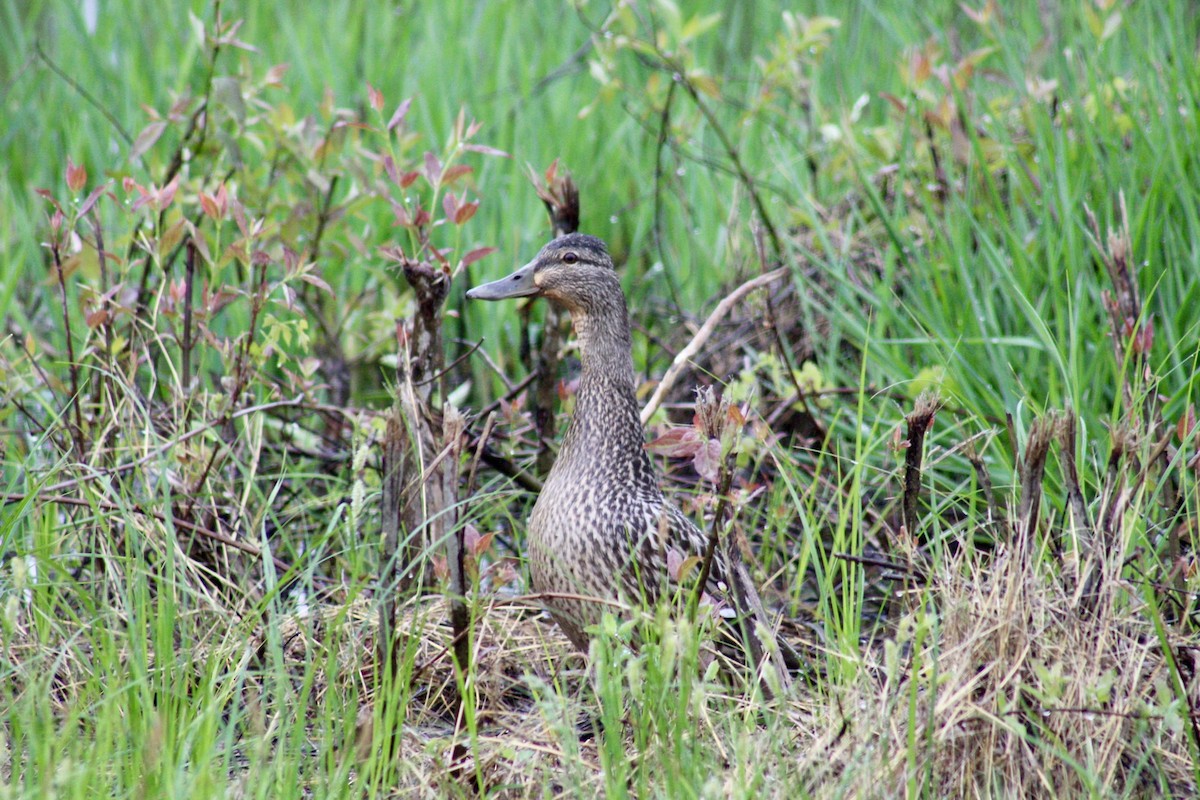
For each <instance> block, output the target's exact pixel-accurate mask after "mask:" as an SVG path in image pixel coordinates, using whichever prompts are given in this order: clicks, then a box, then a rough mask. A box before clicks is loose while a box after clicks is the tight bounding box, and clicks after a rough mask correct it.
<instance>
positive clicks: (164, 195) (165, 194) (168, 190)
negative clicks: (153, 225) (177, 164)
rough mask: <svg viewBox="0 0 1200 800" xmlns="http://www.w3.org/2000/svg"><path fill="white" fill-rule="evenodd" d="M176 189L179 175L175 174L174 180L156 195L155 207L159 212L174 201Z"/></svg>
mask: <svg viewBox="0 0 1200 800" xmlns="http://www.w3.org/2000/svg"><path fill="white" fill-rule="evenodd" d="M178 188H179V175H178V173H177V174H176V175H175V177H174V178H171V182H170V183H168V184H167V185H166V186H164V187H163V188H162V190H161V191H159V193H158V202H157V203H155V205H156V206H157V207H158V210H159V211H162V210H164V209H166V208H167V207H168V206H170V205H171V201H172V200H174V199H175V191H176V190H177V189H178Z"/></svg>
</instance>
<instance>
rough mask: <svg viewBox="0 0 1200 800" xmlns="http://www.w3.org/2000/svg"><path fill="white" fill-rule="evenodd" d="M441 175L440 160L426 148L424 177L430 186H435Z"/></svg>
mask: <svg viewBox="0 0 1200 800" xmlns="http://www.w3.org/2000/svg"><path fill="white" fill-rule="evenodd" d="M441 177H442V162H441V161H439V160H438V157H437V155H435V154H434V153H432V152H430V151H428V150H426V151H425V179H426V180H428V181H429V185H430V186H437V183H438V180H440V179H441Z"/></svg>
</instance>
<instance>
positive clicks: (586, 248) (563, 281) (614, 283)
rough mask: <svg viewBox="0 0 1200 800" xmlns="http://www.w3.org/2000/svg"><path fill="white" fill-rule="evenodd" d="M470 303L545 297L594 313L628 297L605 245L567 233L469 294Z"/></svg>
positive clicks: (596, 240) (598, 240)
mask: <svg viewBox="0 0 1200 800" xmlns="http://www.w3.org/2000/svg"><path fill="white" fill-rule="evenodd" d="M467 297H468V298H470V299H471V300H504V299H507V298H510V297H545V298H546V299H547V300H550V301H551V302H553V303H555V304H556V305H560V306H563V307H565V308H567V309H570V310H571V311H572V312H576V311H583V312H585V313H586V312H594V311H596V310H599V308H602V307H604V306H611V305H612V304H613V302H614V301H616V302H617V303H619V305H620V306H621V308H624V303H625V296H624V294H623V293H622V292H621V283H620V281H619V280H618V279H617V273H616V271H615V270H614V268H613V262H612V258H611V257H610V256H609V255H608V248H607V247H605V246H604V242H603V240H601V239H598V238H596V237H595V236H588V235H587V234H585V233H568V234H567V235H566V236H560V237H558V238H557V239H554V240H553V241H551V242H550V243H549V244H547V245H546V246H545V247H543V248H542V249H541V251H540V252H538V254H537V255H536V256H534V258H533V261H530V262H529V263H528V264H526V265H525V266H523V267H521V268H520V269H519V270H517V271H516V272H514V273H513V274H511V275H509V276H508V277H507V278H501V279H500V280H498V281H492V282H491V283H485V284H483V285H482V286H476V287H475V288H474V289H471V290H470V291H468V292H467Z"/></svg>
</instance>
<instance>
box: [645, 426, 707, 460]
mask: <svg viewBox="0 0 1200 800" xmlns="http://www.w3.org/2000/svg"><path fill="white" fill-rule="evenodd" d="M703 444H704V442H703V440H701V438H700V434H699V433H697V432H696V429H695V428H672V429H671V430H669V431H667V432H666V433H664V434H663V435H662V436H659V437H658V438H657V439H654V440H653V441H651V442H649V443H648V444H647V445H646V449H647V450H650V451H651V452H654V453H662V454H663V455H664V456H668V457H671V458H687V457H692V456H695V455H696V454H697V453H698V452H699V451H700V448H701V446H702V445H703Z"/></svg>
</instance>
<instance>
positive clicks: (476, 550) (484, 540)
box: [471, 531, 496, 558]
mask: <svg viewBox="0 0 1200 800" xmlns="http://www.w3.org/2000/svg"><path fill="white" fill-rule="evenodd" d="M495 538H496V532H495V531H488V532H487V533H485V534H483V535H482V536H480V537H478V540H477V541H476V542H475V544H474V546H473V547H472V548H471V555H473V556H475V557H476V558H479V557H480V556H481V555H483V554H484V553H486V552H487V551H488V550H490V549H491V547H492V539H495Z"/></svg>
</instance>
